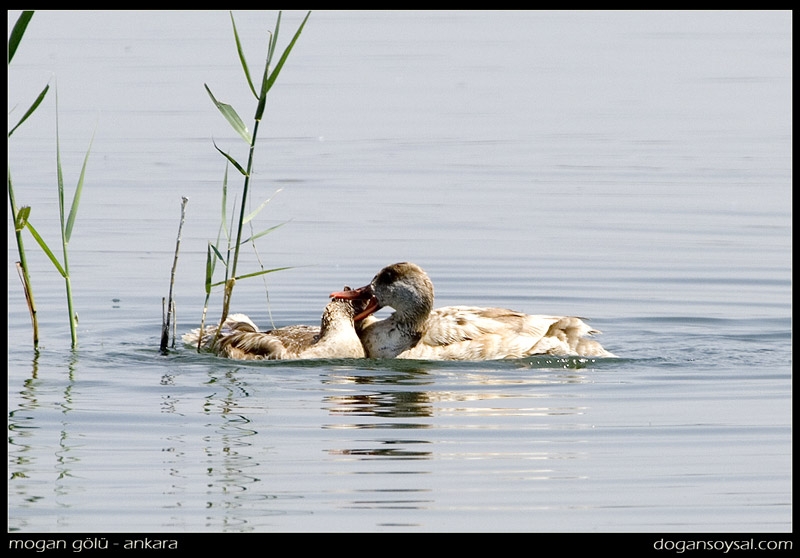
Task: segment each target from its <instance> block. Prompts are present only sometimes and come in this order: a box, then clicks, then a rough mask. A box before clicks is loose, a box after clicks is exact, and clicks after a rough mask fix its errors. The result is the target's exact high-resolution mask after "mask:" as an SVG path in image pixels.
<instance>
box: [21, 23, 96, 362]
mask: <svg viewBox="0 0 800 558" xmlns="http://www.w3.org/2000/svg"><path fill="white" fill-rule="evenodd" d="M32 17H33V12H32V11H26V12H23V13H22V15H21V16H20V18H19V19H18V20H17V23H16V24H15V25H14V29H13V30H12V32H11V37H10V38H9V44H8V63H9V64H11V60H12V58H13V57H14V54H15V53H16V51H17V48H18V46H19V42H20V41H21V40H22V37H23V35H24V34H25V29H26V28H27V26H28V23H29V22H30V20H31V18H32ZM49 88H50V85H49V84H48V85H47V86H46V87H45V88H44V89H43V90H42V92H41V93H40V94H39V96H38V97H37V98H36V101H34V103H33V105H32V106H31V107H30V108H29V109H28V110H27V111H26V112H25V114H24V115H23V116H22V119H20V121H19V122H18V123H17V125H16V126H14V127H13V128H12V129H11V130H10V131H9V132H8V137H9V138H11V135H12V134H13V133H14V131H15V130H16V129H17V128H19V126H20V125H21V124H22V123H23V122H24V121H25V120H26V119H27V118H28V117H29V116H30V115H31V114H33V112H34V111H35V110H36V108H37V107H38V106H39V105H40V104H41V102H42V101H43V100H44V97H45V95H46V94H47V91H48V90H49ZM93 141H94V133H93V134H92V139H91V141H90V142H89V148H88V149H87V151H86V156H85V157H84V160H83V166H82V167H81V174H80V178H79V179H78V184H77V186H76V188H75V193H74V195H73V199H72V204H71V206H70V210H69V214H68V215H66V219H65V209H66V207H65V205H64V175H63V172H62V166H61V146H60V136H59V130H58V92H56V172H57V178H58V210H59V217H60V229H61V251H62V255H63V256H62V257H63V264H62V263H61V262H59V260H58V258H57V257H56V256H55V254H53V251H52V250H51V249H50V247H49V246H48V245H47V243H46V242H45V241H44V239H43V238H42V236H41V235H40V234H39V232H38V231H37V230H36V228H35V227H34V226H33V224H31V222H30V214H31V208H30V206H23V207H21V208H19V210H17V207H16V200H15V196H14V188H13V185H12V181H11V171H10V170H9V172H8V196H9V200H10V202H11V213H12V218H13V220H14V231H15V234H16V240H17V248H18V251H19V254H20V261H19V263H18V266H19V268H20V269H21V277H22V281H23V288H24V289H25V298H26V300H27V302H28V309H29V311H30V313H31V320H32V323H33V329H34V348H37V347H38V343H39V334H38V320H37V317H36V316H37V315H36V306H35V304H34V301H33V292H32V289H31V287H30V274H29V272H28V266H27V263H26V259H25V249H24V246H23V242H22V235H21V233H22V229H25V228H27V229H28V231H29V232H30V233H31V235H32V236H33V238H34V240H36V243H37V244H38V245H39V247H40V248H41V249H42V250H43V251H44V253H45V254H46V255H47V257H48V258H49V259H50V261H51V262H52V263H53V265H54V266H55V268H56V269H57V270H58V272H59V273H60V274H61V276H62V277H63V278H64V282H65V286H66V291H67V310H68V312H69V329H70V336H71V339H72V348H73V349H75V348H76V347H77V345H78V333H77V324H78V314H77V313H76V312H75V308H74V304H73V300H72V282H71V278H70V273H69V257H68V252H67V245H68V244H69V241H70V238H71V236H72V228H73V226H74V224H75V218H76V216H77V214H78V206H79V204H80V199H81V193H82V192H83V182H84V178H85V176H86V165H87V163H88V160H89V153H90V152H91V148H92V142H93Z"/></svg>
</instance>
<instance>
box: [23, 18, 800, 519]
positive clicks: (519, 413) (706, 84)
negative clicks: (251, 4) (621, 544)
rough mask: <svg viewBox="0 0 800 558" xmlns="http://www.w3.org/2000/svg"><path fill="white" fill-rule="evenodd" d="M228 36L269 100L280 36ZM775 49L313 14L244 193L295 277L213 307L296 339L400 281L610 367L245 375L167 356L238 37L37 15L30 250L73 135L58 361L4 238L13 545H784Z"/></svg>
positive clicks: (56, 289)
mask: <svg viewBox="0 0 800 558" xmlns="http://www.w3.org/2000/svg"><path fill="white" fill-rule="evenodd" d="M17 15H18V12H15V11H10V12H9V31H10V29H11V26H12V25H13V23H14V22H15V21H16V19H17ZM234 15H235V17H236V23H237V27H238V30H239V33H240V36H241V38H242V41H243V48H244V49H245V52H246V54H247V56H248V61H249V63H250V65H251V68H252V71H253V73H254V75H258V74H260V72H261V68H262V66H261V64H262V60H263V57H264V53H265V52H266V40H267V32H268V31H269V30H272V29H274V25H275V17H276V12H272V11H268V12H235V14H234ZM303 15H304V12H296V11H290V12H286V13H284V17H283V21H282V26H281V32H280V33H281V34H280V39H281V40H280V43H281V48H282V47H283V46H284V45H285V44H286V43H287V42H288V40H289V38H290V37H291V35H292V34H293V33H294V31H295V29H296V28H297V25H298V24H299V23H300V21H301V19H302V17H303ZM791 45H792V23H791V13H790V12H773V11H770V12H759V11H753V12H694V11H692V12H650V11H636V12H574V11H570V12H549V11H543V12H542V11H521V12H505V11H504V12H492V11H488V12H473V11H457V12H435V11H424V12H402V11H363V12H350V11H318V12H314V13H312V15H311V17H310V19H309V22H308V24H307V26H306V28H305V31H304V33H303V34H302V36H301V37H300V39H299V41H298V43H297V45H296V47H295V49H294V51H293V52H292V54H291V56H290V58H289V60H288V62H287V64H286V66H285V67H284V70H283V72H282V74H281V75H280V77H279V79H278V81H277V84H276V86H275V88H274V89H273V91H272V93H271V95H270V97H269V100H268V104H267V116H266V118H265V120H264V123H263V125H262V127H261V130H260V139H259V145H258V149H257V152H256V159H255V164H256V170H255V174H254V182H253V192H252V196H253V200H254V202H253V206H254V208H255V206H257V205H258V203H260V202H261V201H262V200H265V199H268V198H271V201H270V202H269V204H268V205H267V206H266V208H265V209H264V210H263V211H262V212H261V213H260V214H259V216H258V218H257V219H256V220H255V225H254V226H255V228H256V230H261V229H263V228H267V227H269V226H273V225H276V224H279V223H283V222H286V221H288V223H286V224H285V225H284V226H282V227H281V228H279V229H277V230H276V231H274V232H273V233H272V234H270V235H268V236H266V237H263V238H261V239H260V240H259V242H258V254H259V257H260V259H261V261H263V264H264V265H265V266H266V267H268V268H270V267H283V266H292V267H293V269H291V270H286V271H281V272H278V273H274V274H270V275H268V276H267V278H266V285H265V282H264V281H263V280H262V279H249V280H245V281H241V282H240V283H239V284H238V285H237V287H236V290H235V294H234V310H236V311H241V312H246V313H248V314H249V315H250V316H251V317H252V318H253V319H254V320H255V321H256V323H258V324H259V325H261V326H262V327H264V328H266V327H271V326H272V325H276V326H280V325H286V324H291V323H315V322H317V320H318V319H319V315H320V311H321V309H322V307H323V306H324V305H325V303H326V301H327V294H328V293H329V292H330V291H332V290H337V289H340V288H341V287H342V286H343V285H345V284H347V285H351V286H360V285H363V284H365V283H367V282H368V281H369V280H370V279H371V277H372V276H373V275H374V274H375V273H376V272H377V271H378V270H379V269H380V268H381V267H382V266H384V265H386V264H389V263H393V262H396V261H404V260H408V261H414V262H416V263H418V264H420V265H421V266H423V267H424V268H425V269H426V270H427V271H428V272H429V274H430V275H431V277H432V279H433V281H434V284H435V286H436V297H437V305H448V304H475V305H487V306H488V305H491V306H507V307H511V308H514V309H518V310H522V311H526V312H530V313H548V314H549V313H553V314H574V315H580V316H585V317H586V318H588V319H590V321H591V324H592V325H593V326H595V327H596V328H598V329H600V330H602V331H603V335H602V336H600V338H599V339H600V341H601V342H602V343H603V344H604V346H606V347H607V348H608V349H609V350H611V351H613V352H614V353H616V354H618V355H619V356H620V358H619V359H616V360H597V361H584V360H581V359H554V358H531V359H526V360H523V361H513V362H486V363H433V362H408V363H402V362H392V361H389V362H384V361H340V362H336V361H328V362H305V363H288V362H287V363H255V364H254V363H237V362H231V361H227V360H222V359H218V358H216V357H213V356H210V355H198V354H196V353H193V352H192V351H191V350H187V349H185V348H183V347H178V348H176V350H175V351H173V352H171V353H170V354H169V355H168V356H166V357H165V356H161V355H159V353H158V350H157V349H158V343H159V336H160V321H161V299H162V297H165V296H166V295H167V294H168V290H169V280H170V270H171V266H172V260H173V253H174V249H175V237H176V233H177V229H178V222H179V217H180V199H181V196H187V197H188V198H189V202H188V206H187V217H186V223H185V225H184V229H183V238H182V244H181V252H180V258H179V263H178V268H177V276H176V284H175V289H174V292H175V297H176V301H177V309H178V314H177V316H178V329H179V332H182V331H186V330H188V329H190V328H192V327H196V326H197V325H198V324H199V322H200V317H201V311H202V305H203V298H204V293H203V273H204V266H205V255H206V247H207V242H208V241H209V240H214V239H215V238H216V235H217V229H218V227H219V222H220V198H221V185H222V180H223V175H224V171H225V163H224V160H223V158H222V157H221V156H220V155H219V153H217V152H216V150H215V149H214V146H213V143H212V139H213V141H215V142H216V143H217V145H219V146H220V147H221V148H222V149H224V150H230V152H231V153H232V154H233V155H234V156H236V157H237V158H239V159H240V160H244V159H245V157H246V154H245V149H244V145H243V143H242V141H241V139H240V138H239V137H238V136H237V135H236V134H235V133H234V132H233V131H232V130H231V129H230V128H229V126H228V124H227V123H226V122H225V121H224V120H223V118H222V117H221V116H220V114H219V113H218V111H217V109H216V108H215V107H214V106H213V105H212V104H211V101H210V99H209V98H208V95H207V93H206V91H205V89H204V87H203V84H204V83H207V84H208V86H209V87H210V88H211V90H212V91H213V92H214V94H215V95H216V96H217V98H219V99H220V100H222V101H224V102H227V103H230V104H232V105H233V106H234V107H235V108H236V109H237V110H238V112H239V113H240V114H241V115H242V117H243V118H244V119H245V121H246V122H247V123H248V125H250V124H251V115H252V113H253V112H254V109H255V105H254V100H253V97H252V96H251V95H250V94H249V91H248V89H247V87H246V85H245V81H244V77H243V73H242V71H241V68H240V66H239V63H238V58H237V54H236V48H235V45H234V41H233V33H232V30H231V23H230V18H229V15H228V13H227V12H224V11H203V12H200V11H195V12H192V11H188V12H169V11H166V12H147V11H130V12H126V11H110V12H78V11H42V12H37V13H36V15H35V16H34V18H33V20H32V22H31V25H30V26H29V28H28V32H27V34H26V36H25V38H24V40H23V42H22V44H21V47H20V49H19V51H18V52H17V55H16V57H15V59H14V61H13V62H12V64H11V66H10V68H9V72H8V97H9V111H12V108H13V107H14V106H16V110H15V111H13V112H10V116H9V121H10V122H11V121H14V122H16V120H17V119H18V117H19V115H21V113H22V111H23V110H24V109H25V108H27V106H28V105H29V104H30V103H31V102H32V100H33V99H34V98H35V96H36V94H38V92H39V91H40V90H41V89H42V87H44V85H45V84H46V83H47V82H48V81H49V82H50V83H51V85H52V86H54V87H51V92H50V94H49V95H48V98H47V100H46V101H45V102H44V104H43V106H42V107H41V108H40V109H39V110H38V111H37V113H36V114H35V115H34V116H33V117H32V118H31V119H30V120H29V121H28V122H26V123H25V124H24V125H23V126H22V127H21V128H20V129H19V130H18V131H17V132H16V133H15V134H14V136H13V137H12V138H11V139H10V141H9V146H8V160H9V166H10V169H11V175H12V177H13V181H14V186H15V191H16V197H17V203H18V205H30V206H32V213H31V220H32V222H33V223H34V224H35V225H36V227H37V228H38V229H39V231H40V232H41V233H42V234H43V236H44V237H45V238H46V239H48V241H49V242H50V243H51V244H52V245H54V246H58V245H59V241H58V209H57V198H56V172H55V169H56V164H55V93H56V91H55V89H56V88H57V93H58V107H59V134H60V141H61V149H62V159H63V165H64V169H65V184H66V189H67V200H68V203H69V201H70V200H71V193H72V191H73V189H74V185H75V183H76V182H77V179H78V173H79V170H80V165H81V163H82V160H83V156H84V154H85V152H86V149H87V146H88V143H89V139H90V138H91V136H92V133H93V130H94V129H95V127H96V136H95V139H94V144H93V147H92V152H91V155H90V159H89V164H88V170H87V176H86V185H85V189H84V194H83V199H82V201H81V208H80V213H79V215H78V220H77V222H76V226H75V230H74V234H73V238H72V241H71V243H70V266H71V270H72V275H73V279H72V281H73V288H74V291H75V303H76V307H77V311H78V313H79V316H80V325H79V332H78V335H79V348H78V349H77V350H76V351H74V352H72V351H71V350H70V348H69V344H70V338H69V329H68V327H67V322H66V313H67V310H66V302H65V296H64V286H63V281H62V280H61V278H60V277H59V276H58V275H57V273H56V272H55V270H54V269H53V267H52V265H51V263H50V262H49V261H48V260H47V259H46V257H45V256H43V255H42V253H41V252H40V251H39V250H38V248H37V247H36V246H35V243H34V242H33V239H32V238H31V237H30V235H27V236H26V238H25V243H26V247H27V251H28V258H29V265H30V267H31V274H32V280H33V288H34V294H35V296H36V302H37V305H38V308H39V318H40V326H41V338H42V341H41V350H40V351H39V353H38V354H34V352H33V350H32V348H31V331H30V322H29V318H28V315H27V309H26V306H25V301H24V297H23V294H22V290H21V287H20V283H19V279H18V278H17V275H16V271H15V268H14V262H15V261H16V260H17V259H18V256H17V252H16V246H15V244H14V240H13V227H12V223H11V219H10V217H9V219H8V225H7V230H8V234H9V240H8V258H7V269H8V286H9V295H8V347H9V348H8V417H9V419H8V420H9V422H8V425H9V437H8V457H9V475H8V478H9V480H8V529H9V530H10V531H13V532H17V533H56V532H104V533H111V532H199V531H204V532H269V531H387V532H395V531H402V532H405V531H535V532H543V531H556V532H585V531H589V532H619V531H622V532H664V531H669V532H709V531H712V532H733V533H736V532H753V531H758V532H772V533H780V532H788V531H791V529H792V494H791V492H792V475H791V465H792V446H791V441H792V420H791V403H792V374H791V365H792V349H791V342H792V307H791V295H792V255H791V250H792V240H791V233H792V212H791V202H792V194H791V183H792V157H791V150H792V128H791V122H792V102H791V94H792V55H791ZM229 182H230V197H231V198H232V197H233V196H234V195H237V193H238V192H240V188H241V180H240V177H239V176H238V175H237V174H236V173H235V172H234V171H233V170H232V169H231V173H230V175H229ZM278 190H280V191H279V192H278ZM9 214H10V212H9ZM243 254H244V256H243V258H244V259H243V262H242V263H241V267H240V270H244V271H255V270H257V269H259V260H258V259H257V257H256V256H255V255H254V254H253V253H252V250H243ZM220 301H221V295H220V294H219V293H218V292H217V293H216V295H215V296H214V297H213V298H212V302H211V309H210V316H212V317H213V316H218V315H219V309H220Z"/></svg>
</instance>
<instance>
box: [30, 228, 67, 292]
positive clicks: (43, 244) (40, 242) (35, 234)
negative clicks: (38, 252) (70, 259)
mask: <svg viewBox="0 0 800 558" xmlns="http://www.w3.org/2000/svg"><path fill="white" fill-rule="evenodd" d="M25 226H26V227H28V230H29V231H30V232H31V235H33V238H34V240H36V243H37V244H38V245H39V247H41V249H42V251H43V252H44V253H45V254H47V257H48V258H50V261H51V262H53V265H54V266H56V269H57V270H58V272H59V273H60V274H61V277H64V278H66V277H67V272H66V271H64V268H63V267H61V262H59V261H58V258H56V256H55V254H53V251H52V250H50V247H49V246H48V245H47V243H46V242H45V241H44V239H43V238H42V237H41V235H40V234H39V231H37V230H36V229H35V228H34V227H33V225H31V222H30V221H28V222H27V223H25Z"/></svg>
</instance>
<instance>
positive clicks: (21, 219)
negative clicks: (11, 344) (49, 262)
mask: <svg viewBox="0 0 800 558" xmlns="http://www.w3.org/2000/svg"><path fill="white" fill-rule="evenodd" d="M32 17H33V11H32V10H26V11H23V12H22V14H20V16H19V18H18V19H17V22H16V23H15V24H14V28H13V29H12V30H11V36H10V37H9V38H8V64H9V66H10V65H11V60H12V59H13V58H14V54H15V53H16V52H17V48H18V47H19V43H20V41H22V37H23V36H24V35H25V29H27V27H28V23H29V22H30V20H31V18H32ZM49 89H50V84H47V85H45V87H44V89H42V92H41V93H39V95H38V96H37V97H36V100H35V101H34V102H33V104H32V105H31V106H30V108H28V110H27V111H25V114H23V115H22V118H20V120H19V122H17V124H16V125H15V126H14V127H13V128H11V130H9V132H8V138H9V139H11V135H12V134H13V133H14V131H15V130H16V129H17V128H19V127H20V126H21V125H22V123H23V122H25V121H26V120H27V119H28V117H29V116H30V115H31V114H33V113H34V111H35V110H36V109H37V107H38V106H39V105H40V104H41V103H42V101H43V100H44V98H45V95H47V91H48V90H49ZM8 199H9V201H10V203H11V219H12V220H13V221H14V236H15V237H16V241H17V251H18V252H19V261H18V262H17V271H18V272H19V275H20V279H21V280H22V289H23V291H24V292H25V300H26V302H27V304H28V312H30V315H31V327H32V328H33V348H34V349H37V348H38V347H39V319H38V317H37V314H36V303H35V301H34V299H33V289H32V287H31V278H30V273H29V272H28V263H27V260H26V258H25V244H24V242H23V241H22V229H24V228H25V224H26V222H27V220H28V216H29V215H30V212H31V208H30V207H29V206H24V207H21V208H19V209H17V203H16V199H15V198H14V186H13V184H12V181H11V167H10V166H9V167H8Z"/></svg>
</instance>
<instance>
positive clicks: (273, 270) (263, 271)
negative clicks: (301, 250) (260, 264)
mask: <svg viewBox="0 0 800 558" xmlns="http://www.w3.org/2000/svg"><path fill="white" fill-rule="evenodd" d="M287 269H292V268H291V266H290V267H276V268H274V269H262V270H261V271H255V272H253V273H246V274H245V275H239V276H238V277H236V280H237V281H239V280H240V279H247V278H248V277H258V276H259V275H266V274H267V273H274V272H276V271H284V270H287Z"/></svg>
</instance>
